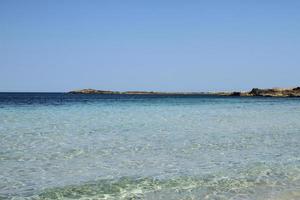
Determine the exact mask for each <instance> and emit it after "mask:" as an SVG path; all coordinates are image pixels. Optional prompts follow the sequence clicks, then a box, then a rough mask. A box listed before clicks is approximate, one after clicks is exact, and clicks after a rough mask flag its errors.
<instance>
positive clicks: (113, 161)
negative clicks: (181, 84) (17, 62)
mask: <svg viewBox="0 0 300 200" xmlns="http://www.w3.org/2000/svg"><path fill="white" fill-rule="evenodd" d="M0 138H1V139H0V199H36V200H38V199H153V200H156V199H166V200H168V199H232V200H240V199H241V200H246V199H247V200H248V199H249V200H250V199H251V200H252V199H253V200H254V199H289V200H291V199H300V99H299V98H251V97H250V98H247V97H244V98H241V97H223V98H221V97H209V96H191V97H180V96H176V97H172V96H126V95H123V96H117V95H67V94H4V93H3V94H0Z"/></svg>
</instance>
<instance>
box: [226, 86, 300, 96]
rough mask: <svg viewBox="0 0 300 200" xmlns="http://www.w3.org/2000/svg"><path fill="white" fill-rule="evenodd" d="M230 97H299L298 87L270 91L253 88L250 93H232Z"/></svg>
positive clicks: (299, 90) (299, 89)
mask: <svg viewBox="0 0 300 200" xmlns="http://www.w3.org/2000/svg"><path fill="white" fill-rule="evenodd" d="M230 96H261V97H300V87H296V88H272V89H259V88H253V89H252V90H251V91H250V92H233V93H231V95H230Z"/></svg>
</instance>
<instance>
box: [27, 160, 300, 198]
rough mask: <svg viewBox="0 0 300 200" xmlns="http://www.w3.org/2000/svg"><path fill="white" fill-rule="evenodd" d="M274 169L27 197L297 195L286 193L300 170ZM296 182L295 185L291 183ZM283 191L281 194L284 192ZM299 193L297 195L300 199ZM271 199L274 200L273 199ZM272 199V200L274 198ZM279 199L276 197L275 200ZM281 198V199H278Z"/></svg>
mask: <svg viewBox="0 0 300 200" xmlns="http://www.w3.org/2000/svg"><path fill="white" fill-rule="evenodd" d="M286 170H288V171H287V172H286V173H283V171H281V170H279V169H278V168H277V169H276V170H275V169H271V168H267V167H266V166H264V165H258V166H256V167H253V168H250V169H248V170H245V171H243V173H237V174H236V176H231V177H226V176H225V175H224V174H223V175H222V174H219V175H214V176H213V175H207V176H204V177H189V176H187V177H177V178H169V179H155V178H152V177H146V178H134V177H122V178H119V179H106V180H99V181H94V182H87V183H83V184H81V185H70V186H64V187H57V188H51V189H46V190H44V191H42V192H41V193H39V194H36V195H33V196H30V197H27V198H25V199H32V200H50V199H57V200H59V199H111V200H112V199H153V200H154V199H199V198H200V199H220V200H221V199H224V200H225V199H249V200H250V199H276V200H277V199H278V200H279V199H284V200H285V199H286V198H285V197H288V196H291V195H293V196H295V193H291V192H289V193H282V191H284V190H285V189H286V188H287V184H290V185H293V184H294V185H297V186H299V179H295V177H294V176H293V174H297V173H299V169H298V168H296V169H286ZM291 183H293V184H291ZM280 192H281V193H280ZM297 195H299V193H297V194H296V197H298V196H297ZM269 197H270V198H269ZM271 197H272V198H271ZM275 197H276V198H275ZM277 197H278V198H277Z"/></svg>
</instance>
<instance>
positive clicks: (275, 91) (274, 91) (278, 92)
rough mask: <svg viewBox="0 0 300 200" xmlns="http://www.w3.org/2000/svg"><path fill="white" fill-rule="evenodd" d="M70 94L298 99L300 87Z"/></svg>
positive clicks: (105, 91) (76, 91) (80, 92)
mask: <svg viewBox="0 0 300 200" xmlns="http://www.w3.org/2000/svg"><path fill="white" fill-rule="evenodd" d="M69 93H71V94H126V95H214V96H245V97H247V96H248V97H251V96H252V97H255V96H261V97H300V87H295V88H271V89H259V88H253V89H252V90H251V91H249V92H153V91H150V92H149V91H125V92H119V91H109V90H95V89H83V90H74V91H70V92H69Z"/></svg>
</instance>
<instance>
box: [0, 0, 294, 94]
mask: <svg viewBox="0 0 300 200" xmlns="http://www.w3.org/2000/svg"><path fill="white" fill-rule="evenodd" d="M299 10H300V1H298V0H226V1H224V0H206V1H204V0H203V1H201V0H151V1H150V0H148V1H146V0H126V1H125V0H119V1H117V0H43V1H41V0H26V1H23V0H0V91H1V92H26V91H27V92H34V91H36V92H65V91H69V90H73V89H82V88H95V89H102V90H117V91H127V90H150V91H224V90H249V89H251V88H253V87H260V88H269V87H294V86H300V12H299Z"/></svg>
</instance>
